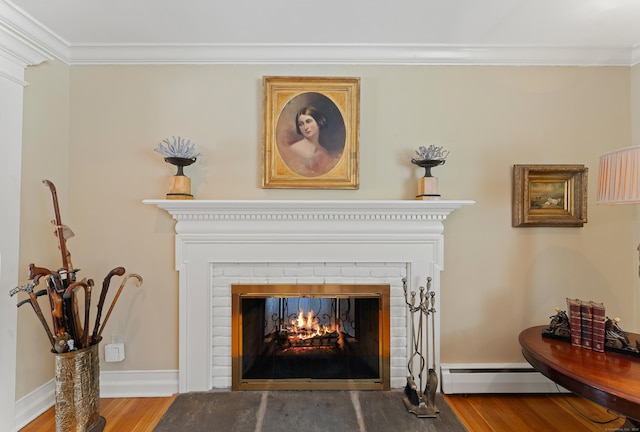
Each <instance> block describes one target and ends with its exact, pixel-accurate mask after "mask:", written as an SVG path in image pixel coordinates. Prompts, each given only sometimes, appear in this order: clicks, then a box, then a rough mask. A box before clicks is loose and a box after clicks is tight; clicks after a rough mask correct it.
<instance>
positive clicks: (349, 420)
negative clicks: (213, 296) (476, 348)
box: [154, 390, 466, 432]
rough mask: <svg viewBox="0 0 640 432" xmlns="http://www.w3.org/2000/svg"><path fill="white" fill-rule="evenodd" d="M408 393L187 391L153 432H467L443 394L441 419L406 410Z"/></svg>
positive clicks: (439, 416)
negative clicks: (404, 397)
mask: <svg viewBox="0 0 640 432" xmlns="http://www.w3.org/2000/svg"><path fill="white" fill-rule="evenodd" d="M403 395H404V393H403V392H402V391H401V390H392V391H239V392H232V391H210V392H192V393H183V394H180V395H178V397H177V398H176V400H175V401H174V402H173V404H172V405H171V406H170V407H169V409H168V410H167V412H166V413H165V415H164V416H163V417H162V419H160V422H159V423H158V425H157V426H156V428H155V429H154V432H180V431H189V432H198V431H224V432H254V431H255V432H281V431H283V430H291V431H306V432H314V431H334V432H342V431H349V432H389V431H402V432H433V431H441V432H442V431H446V432H466V429H465V428H464V426H463V425H462V423H460V421H459V420H458V418H457V417H456V415H455V414H454V413H453V411H452V410H451V408H450V407H449V405H447V403H446V402H445V401H444V399H443V398H442V397H441V396H440V394H437V395H436V405H437V407H438V408H439V409H440V414H439V415H438V417H436V418H418V417H416V416H415V415H413V414H411V413H409V412H407V410H406V408H405V406H404V403H403V402H402V397H403Z"/></svg>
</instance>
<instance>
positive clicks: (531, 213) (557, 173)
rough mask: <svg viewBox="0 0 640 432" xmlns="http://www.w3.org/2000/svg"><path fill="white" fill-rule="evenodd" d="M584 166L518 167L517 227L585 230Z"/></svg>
mask: <svg viewBox="0 0 640 432" xmlns="http://www.w3.org/2000/svg"><path fill="white" fill-rule="evenodd" d="M587 174H588V168H586V167H585V166H584V165H514V166H513V208H512V215H511V217H512V226H514V227H581V226H583V225H584V224H585V223H587Z"/></svg>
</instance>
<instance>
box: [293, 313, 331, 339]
mask: <svg viewBox="0 0 640 432" xmlns="http://www.w3.org/2000/svg"><path fill="white" fill-rule="evenodd" d="M290 324H291V326H290V327H289V328H287V331H288V332H289V339H290V340H292V341H294V340H307V339H311V338H314V337H320V336H324V335H327V334H330V333H333V332H334V330H333V329H331V328H330V327H329V326H328V325H326V324H322V325H320V321H319V320H318V318H317V317H316V316H314V314H313V311H309V312H307V315H306V317H305V315H304V312H303V311H302V310H300V311H299V312H298V317H297V318H294V319H292V320H291V322H290Z"/></svg>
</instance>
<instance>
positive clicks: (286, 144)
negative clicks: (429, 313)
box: [262, 76, 360, 189]
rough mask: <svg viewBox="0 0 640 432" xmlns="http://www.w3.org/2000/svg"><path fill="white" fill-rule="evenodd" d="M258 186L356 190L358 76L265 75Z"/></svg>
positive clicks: (358, 105)
mask: <svg viewBox="0 0 640 432" xmlns="http://www.w3.org/2000/svg"><path fill="white" fill-rule="evenodd" d="M262 89H263V114H264V119H263V136H264V150H263V163H264V167H263V176H262V187H263V188H281V189H358V186H359V178H358V176H359V172H358V171H359V169H358V157H359V153H358V140H359V134H360V78H349V77H344V78H342V77H329V78H327V77H273V76H265V77H263V80H262Z"/></svg>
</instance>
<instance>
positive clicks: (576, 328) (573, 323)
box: [567, 298, 582, 347]
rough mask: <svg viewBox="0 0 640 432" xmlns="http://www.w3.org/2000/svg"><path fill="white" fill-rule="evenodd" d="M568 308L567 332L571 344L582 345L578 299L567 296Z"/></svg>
mask: <svg viewBox="0 0 640 432" xmlns="http://www.w3.org/2000/svg"><path fill="white" fill-rule="evenodd" d="M567 309H568V310H569V333H570V335H571V345H573V346H578V347H579V346H582V314H581V312H580V300H578V299H570V298H567Z"/></svg>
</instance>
